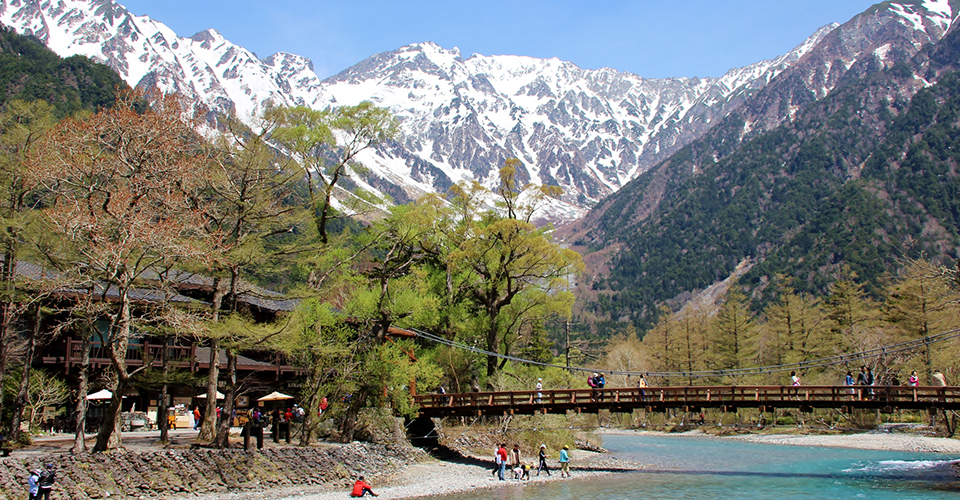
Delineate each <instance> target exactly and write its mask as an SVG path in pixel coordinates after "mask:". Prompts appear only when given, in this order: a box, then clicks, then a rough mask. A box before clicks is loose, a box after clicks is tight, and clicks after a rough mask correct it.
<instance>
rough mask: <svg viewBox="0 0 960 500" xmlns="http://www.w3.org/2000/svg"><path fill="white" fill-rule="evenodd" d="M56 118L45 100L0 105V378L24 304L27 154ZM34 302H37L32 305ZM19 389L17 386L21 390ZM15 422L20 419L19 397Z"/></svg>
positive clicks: (29, 211) (30, 189) (29, 185)
mask: <svg viewBox="0 0 960 500" xmlns="http://www.w3.org/2000/svg"><path fill="white" fill-rule="evenodd" d="M54 124H55V120H54V118H53V107H52V106H50V105H49V104H47V103H46V102H44V101H31V102H27V101H22V100H13V101H10V102H8V103H6V104H5V105H4V107H3V109H2V110H0V245H2V252H3V256H2V259H3V261H2V262H0V380H3V379H4V377H5V375H6V373H7V362H8V360H10V359H11V358H12V356H10V353H9V352H8V347H9V346H10V343H11V337H12V335H13V334H14V329H15V328H16V325H17V323H18V320H19V318H20V315H21V313H22V312H23V311H24V310H25V308H26V306H25V302H30V301H29V300H25V298H27V297H28V294H27V293H26V292H27V291H26V290H24V289H22V287H20V286H19V285H18V283H19V281H20V280H19V279H18V276H17V272H16V268H17V262H18V261H19V260H20V258H21V253H22V252H23V246H24V245H25V243H26V240H27V239H28V238H29V236H28V235H29V226H30V225H31V221H32V216H33V214H34V212H33V208H34V207H33V205H32V202H33V199H34V198H35V197H34V196H32V195H33V194H34V193H36V189H37V187H38V186H37V184H36V182H35V181H34V180H33V179H31V177H30V175H28V172H27V169H28V168H29V165H28V163H27V158H28V157H29V155H30V154H31V152H32V151H33V150H34V148H35V147H36V145H37V143H38V142H39V141H40V138H41V137H43V135H44V134H45V133H46V132H47V130H49V129H50V128H51V127H53V125H54ZM37 307H39V306H37ZM36 340H37V339H36V338H34V336H31V338H30V339H29V340H28V343H29V344H30V347H28V349H27V351H28V353H29V355H30V356H32V354H33V348H32V347H33V346H35V342H36ZM31 361H32V360H31V359H26V360H25V365H24V366H25V371H26V373H25V375H24V378H25V379H26V378H28V377H29V371H30V365H31ZM21 392H22V391H21ZM18 399H19V400H20V403H19V406H20V409H18V410H16V413H17V415H16V416H15V418H14V423H19V418H20V412H21V411H22V408H23V404H24V403H25V402H24V401H23V398H18ZM0 414H3V398H0ZM9 431H10V432H11V434H12V435H13V436H14V438H16V437H17V435H18V434H19V432H20V429H19V428H17V427H14V428H11V429H9Z"/></svg>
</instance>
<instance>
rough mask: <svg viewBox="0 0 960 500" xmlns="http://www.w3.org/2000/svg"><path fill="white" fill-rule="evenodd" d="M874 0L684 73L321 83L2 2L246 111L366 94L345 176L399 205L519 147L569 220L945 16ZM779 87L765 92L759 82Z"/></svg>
mask: <svg viewBox="0 0 960 500" xmlns="http://www.w3.org/2000/svg"><path fill="white" fill-rule="evenodd" d="M884 5H885V6H884V7H883V8H878V9H874V11H873V12H868V13H865V14H863V15H861V16H858V18H855V21H856V22H854V21H851V22H848V23H846V24H844V25H843V26H842V27H841V28H840V30H839V31H837V30H834V28H835V27H836V26H828V27H825V28H824V29H821V30H819V31H817V32H816V33H814V34H813V35H812V36H811V37H810V38H809V39H808V40H806V41H804V42H802V43H800V44H799V45H798V46H797V48H796V49H794V50H793V51H791V52H789V53H788V54H785V55H783V56H781V57H779V58H776V59H773V60H769V61H761V62H758V63H756V64H753V65H750V66H746V67H744V68H735V69H732V70H730V71H729V72H728V73H727V74H726V75H723V76H722V77H719V78H692V79H690V78H668V79H645V78H641V77H639V76H636V75H632V74H629V73H624V72H619V71H616V70H613V69H609V68H603V69H599V70H584V69H581V68H578V67H576V66H574V65H572V64H570V63H567V62H563V61H559V60H557V59H549V60H544V59H534V58H529V57H520V56H481V55H473V56H471V57H467V58H463V57H461V55H460V53H459V51H458V50H456V49H452V50H447V49H443V48H441V47H438V46H436V45H434V44H432V43H420V44H414V45H409V46H406V47H402V48H400V49H398V50H395V51H390V52H385V53H382V54H377V55H375V56H372V57H370V58H369V59H367V60H365V61H362V62H360V63H358V64H357V65H355V66H353V67H351V68H348V69H346V70H344V71H343V72H342V73H340V74H338V75H336V76H334V77H331V78H329V79H327V80H325V81H320V80H319V79H318V78H317V76H316V74H315V73H314V72H313V70H312V66H311V63H310V61H309V60H308V59H306V58H303V57H301V56H297V55H294V54H288V53H278V54H274V55H272V56H269V57H267V58H264V59H260V58H258V56H256V54H254V53H252V52H250V51H248V50H246V49H244V48H242V47H239V46H236V45H234V44H232V43H230V42H229V41H227V40H225V39H224V38H223V37H222V36H221V35H220V34H219V33H217V32H216V31H215V30H207V31H203V32H200V33H197V34H195V35H193V36H191V37H180V36H178V35H177V34H176V33H174V32H173V31H172V30H170V29H169V28H168V27H166V26H164V25H163V24H162V23H159V22H156V21H154V20H152V19H150V18H148V17H146V16H134V15H131V14H130V13H129V12H127V11H126V9H124V8H123V7H122V6H121V5H119V4H117V3H115V2H113V1H112V0H58V1H55V2H49V1H45V0H3V3H2V5H0V22H2V23H4V24H5V25H8V26H12V27H14V28H15V29H16V30H17V31H18V32H21V33H28V34H32V35H34V36H36V37H37V38H39V39H40V40H42V41H43V42H44V43H46V44H47V45H48V46H49V47H51V48H52V49H54V50H55V51H56V52H57V53H58V54H61V55H64V56H67V55H72V54H83V55H87V56H89V57H91V58H93V59H95V60H98V61H102V62H104V63H106V64H108V65H109V66H111V67H112V68H114V69H115V70H116V71H117V72H118V73H120V75H121V76H123V78H124V79H125V80H126V81H127V82H128V83H129V84H130V85H141V86H157V87H159V88H160V89H162V90H164V91H177V92H180V93H181V94H183V95H185V96H186V97H188V98H190V99H193V100H195V101H196V102H198V103H203V104H204V105H206V106H208V107H210V108H211V109H213V110H215V111H217V112H235V113H237V115H238V116H240V117H242V118H246V119H248V120H249V119H250V118H251V117H252V116H253V115H254V114H256V113H258V112H259V110H260V109H262V107H263V106H264V105H265V104H266V103H267V102H274V103H276V104H284V105H305V106H311V107H325V106H329V105H337V104H356V103H357V102H359V101H361V100H365V99H369V100H372V101H374V102H376V103H377V104H379V105H382V106H388V107H390V108H391V109H392V110H393V111H394V112H395V113H396V114H397V116H398V117H399V118H400V120H401V122H402V125H403V130H404V138H403V140H402V141H401V142H400V143H397V144H392V145H388V146H385V147H383V148H381V149H380V150H378V151H370V152H369V154H367V155H366V156H365V157H363V158H362V160H363V161H364V163H365V165H366V166H367V167H368V169H369V172H370V173H369V175H367V176H366V177H365V178H363V179H354V181H355V183H356V184H357V185H359V186H362V187H367V188H371V189H374V190H378V191H381V192H385V193H390V194H392V195H393V196H394V197H395V198H396V199H398V201H406V200H410V199H413V198H416V197H417V196H419V195H421V194H423V193H426V192H444V191H445V190H446V189H447V188H448V187H449V186H450V185H451V184H452V183H455V182H458V181H461V180H465V179H467V180H479V181H481V182H482V183H484V184H486V185H487V186H492V185H493V184H494V183H495V182H496V178H497V175H496V172H497V168H498V167H499V166H500V165H501V164H502V162H503V160H504V159H505V158H509V157H517V158H520V159H521V160H522V161H523V163H524V172H522V176H523V177H524V178H527V179H530V180H531V181H533V182H538V183H544V184H555V185H559V186H561V187H563V188H564V190H565V195H564V197H563V200H562V201H560V202H557V203H554V204H553V205H552V206H551V207H549V212H548V213H546V214H545V215H546V216H547V217H548V218H551V219H553V220H570V219H573V218H576V217H579V216H580V215H582V214H583V213H584V212H585V210H586V209H587V208H589V207H591V206H593V205H594V204H595V203H597V202H598V201H599V200H601V199H602V198H603V197H604V196H606V195H608V194H610V193H612V192H615V191H616V190H618V189H620V188H621V187H622V186H623V185H624V184H626V183H627V182H629V181H630V180H631V179H634V178H635V177H636V176H637V175H639V174H640V173H642V172H644V171H646V170H647V169H649V168H650V167H651V166H653V165H655V164H657V163H658V162H660V161H661V160H663V159H665V158H667V157H668V156H669V155H670V154H672V153H673V152H675V151H676V150H677V149H678V148H679V147H682V146H683V145H685V144H688V143H689V142H690V141H692V140H694V139H696V138H698V137H699V136H700V135H702V134H703V133H704V132H705V131H706V130H708V129H709V128H710V127H712V126H713V125H714V124H716V123H718V122H719V121H720V120H722V119H723V118H724V117H725V116H727V115H729V114H730V113H732V112H734V111H736V110H738V109H740V108H741V107H742V106H749V107H750V110H751V111H750V113H749V116H750V117H752V118H751V119H749V120H747V121H745V123H744V128H743V133H744V134H745V135H750V134H753V133H758V132H760V131H762V130H765V129H767V128H769V127H771V126H775V125H776V124H778V123H780V122H782V120H784V119H785V118H789V117H790V116H791V115H792V114H793V113H795V112H796V110H797V109H799V108H800V107H802V106H803V105H805V104H807V103H809V102H812V101H814V100H816V99H818V98H820V97H823V96H824V95H826V94H827V93H828V92H829V91H830V90H831V89H832V88H833V87H834V86H835V85H836V84H837V83H838V82H840V81H842V80H843V78H845V77H846V75H847V74H848V73H850V72H851V71H852V75H854V76H857V75H859V74H861V73H862V72H863V71H868V70H870V68H873V67H875V66H889V65H892V64H895V63H896V62H897V61H901V60H904V59H905V58H907V57H909V56H910V55H912V54H913V53H915V51H916V50H917V49H918V48H919V47H920V46H922V45H923V44H924V43H927V42H929V41H931V40H936V39H938V38H939V37H940V36H942V33H943V31H944V30H945V29H946V27H947V26H948V25H949V23H950V19H951V18H952V14H951V13H952V9H951V8H950V6H949V4H948V3H947V2H946V1H945V0H938V1H932V0H928V1H924V2H898V3H892V4H891V3H888V2H885V4H884ZM796 68H801V69H800V70H797V71H795V69H796ZM785 75H789V76H785ZM777 82H782V83H779V84H778V85H777V86H776V89H777V90H776V91H769V92H765V93H764V92H761V91H766V90H767V88H768V87H770V86H771V85H773V84H776V83H777ZM760 93H763V97H762V98H759V95H758V94H760Z"/></svg>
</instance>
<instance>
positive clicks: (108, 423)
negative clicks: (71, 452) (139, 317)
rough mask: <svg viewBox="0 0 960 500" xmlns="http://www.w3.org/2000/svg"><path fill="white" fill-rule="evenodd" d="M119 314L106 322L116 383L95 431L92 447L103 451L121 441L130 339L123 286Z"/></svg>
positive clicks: (119, 443) (118, 445)
mask: <svg viewBox="0 0 960 500" xmlns="http://www.w3.org/2000/svg"><path fill="white" fill-rule="evenodd" d="M118 316H119V317H118V318H117V319H116V321H114V322H113V324H111V325H110V333H109V343H108V345H107V353H108V355H109V356H110V361H111V365H112V366H113V370H114V374H115V375H116V377H117V384H116V387H115V389H114V390H113V398H111V399H110V406H108V407H107V414H106V416H105V417H104V420H103V423H102V425H100V431H99V432H98V433H97V444H96V445H94V447H93V451H94V452H95V453H96V452H104V451H107V450H113V449H117V448H119V447H120V445H121V435H120V404H121V403H122V402H123V400H122V399H121V398H123V391H124V390H125V389H126V388H127V386H128V383H129V379H130V375H129V374H128V373H127V346H128V345H129V343H130V295H129V294H128V293H127V291H126V290H123V291H122V292H121V293H120V313H119V315H118Z"/></svg>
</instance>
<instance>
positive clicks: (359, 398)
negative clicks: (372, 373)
mask: <svg viewBox="0 0 960 500" xmlns="http://www.w3.org/2000/svg"><path fill="white" fill-rule="evenodd" d="M365 390H366V388H365V387H361V388H360V390H359V391H357V394H356V397H355V398H353V401H350V405H349V406H347V411H346V413H345V414H344V416H343V423H342V424H340V442H341V443H349V442H351V441H353V433H354V432H355V431H356V430H357V417H358V416H359V415H360V409H361V408H363V400H364V399H366V398H365V394H366V393H365Z"/></svg>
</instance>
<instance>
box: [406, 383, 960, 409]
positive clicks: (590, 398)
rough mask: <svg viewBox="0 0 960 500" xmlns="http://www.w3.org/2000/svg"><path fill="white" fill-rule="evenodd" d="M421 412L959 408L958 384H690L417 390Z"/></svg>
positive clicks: (959, 390)
mask: <svg viewBox="0 0 960 500" xmlns="http://www.w3.org/2000/svg"><path fill="white" fill-rule="evenodd" d="M414 400H415V403H416V404H417V405H418V406H419V408H420V413H421V415H426V416H447V415H449V416H461V415H499V414H514V413H518V414H532V413H563V412H566V411H582V412H596V411H599V410H603V409H608V410H610V411H633V410H634V409H639V408H645V409H648V410H654V411H657V410H663V409H665V408H681V409H682V408H687V409H690V410H691V411H692V410H693V409H699V408H722V409H724V410H733V409H735V408H738V407H749V408H760V409H761V410H765V411H769V409H772V408H800V409H801V410H808V409H812V408H841V409H842V408H877V409H884V410H890V409H893V408H903V409H927V408H936V409H960V387H938V386H921V387H910V386H829V385H825V386H796V387H795V386H691V387H647V388H644V389H640V388H605V389H602V390H597V391H594V390H592V389H560V390H544V391H506V392H470V393H458V394H422V395H418V396H415V397H414Z"/></svg>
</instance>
